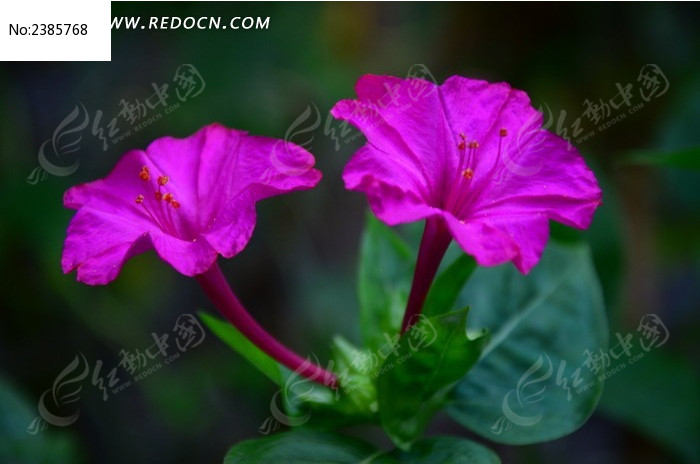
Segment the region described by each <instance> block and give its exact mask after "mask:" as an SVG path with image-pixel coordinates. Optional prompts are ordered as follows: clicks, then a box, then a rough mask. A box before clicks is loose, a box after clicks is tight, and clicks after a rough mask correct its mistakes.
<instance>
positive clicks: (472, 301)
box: [448, 242, 608, 444]
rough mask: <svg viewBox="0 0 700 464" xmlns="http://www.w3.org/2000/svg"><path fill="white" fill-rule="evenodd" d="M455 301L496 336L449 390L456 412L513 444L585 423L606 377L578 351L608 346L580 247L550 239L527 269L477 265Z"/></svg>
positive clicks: (593, 279) (595, 285)
mask: <svg viewBox="0 0 700 464" xmlns="http://www.w3.org/2000/svg"><path fill="white" fill-rule="evenodd" d="M459 303H460V304H465V305H466V304H469V305H470V306H471V307H472V311H471V313H470V319H469V324H470V326H471V327H484V328H488V329H489V331H490V332H491V333H492V334H493V336H492V337H491V340H490V342H489V343H488V345H487V346H486V348H485V349H484V352H483V354H482V357H481V359H480V360H479V362H478V363H477V364H476V365H475V366H474V368H473V369H472V370H471V371H470V372H469V374H468V375H467V376H466V377H465V378H464V379H462V381H461V382H460V383H459V385H458V386H457V387H456V388H455V389H454V390H453V394H452V397H451V399H450V402H449V405H448V412H449V414H450V415H451V416H452V417H453V418H455V419H456V420H457V421H458V422H460V423H461V424H463V425H464V426H466V427H468V428H470V429H472V430H474V431H475V432H477V433H479V434H480V435H482V436H484V437H486V438H488V439H490V440H493V441H497V442H501V443H511V444H526V443H537V442H542V441H547V440H553V439H555V438H558V437H561V436H563V435H566V434H568V433H571V432H572V431H574V430H576V429H577V428H578V427H580V426H581V425H582V424H583V423H584V422H585V421H586V419H587V418H588V417H589V416H590V414H591V413H592V412H593V410H594V409H595V406H596V404H597V402H598V399H599V398H600V395H601V393H602V388H603V386H602V383H603V382H602V381H596V379H595V377H594V374H593V373H592V372H591V370H590V369H589V368H588V367H586V366H583V365H582V364H583V363H584V361H585V357H584V352H585V351H586V350H589V351H590V353H595V354H598V353H599V352H600V350H603V351H604V352H605V350H607V338H608V329H607V320H606V316H605V310H604V305H603V298H602V294H601V289H600V283H599V282H598V278H597V276H596V274H595V270H594V268H593V264H592V261H591V258H590V253H589V250H588V247H587V246H583V245H578V246H562V245H558V244H556V243H553V242H552V243H550V245H549V246H548V248H547V250H546V251H545V253H544V256H543V257H542V260H541V261H540V263H539V264H538V265H537V266H536V267H535V268H534V269H533V270H532V271H531V272H530V274H529V275H527V276H523V275H521V274H520V273H518V272H517V270H516V269H515V267H513V266H512V265H510V264H509V265H504V266H499V267H494V268H479V269H477V271H475V272H474V274H473V275H472V277H471V279H470V280H469V283H468V284H467V286H466V288H465V290H464V292H463V294H462V295H460V298H459ZM577 369H578V371H577ZM602 373H603V371H602V370H601V371H600V372H598V373H597V374H599V375H600V374H602Z"/></svg>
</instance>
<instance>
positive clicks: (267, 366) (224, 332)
mask: <svg viewBox="0 0 700 464" xmlns="http://www.w3.org/2000/svg"><path fill="white" fill-rule="evenodd" d="M199 317H200V319H202V322H204V324H205V325H206V326H207V327H209V329H210V330H211V331H212V332H214V335H216V336H217V337H219V338H220V339H221V340H222V341H223V342H224V343H226V344H227V345H228V346H230V347H231V348H233V349H234V350H235V351H236V352H237V353H238V354H240V355H241V356H243V357H244V358H245V359H246V360H248V362H250V363H251V364H252V365H253V366H255V367H257V368H258V369H259V370H260V372H262V373H263V374H265V375H266V376H267V377H268V378H269V379H270V380H272V381H273V382H275V383H276V384H277V385H279V386H282V385H284V383H285V380H286V378H287V375H288V372H289V371H288V370H287V369H286V368H285V367H284V366H282V365H280V364H279V363H278V362H277V361H275V360H274V359H272V358H271V357H270V356H268V355H267V354H266V353H265V352H263V351H262V350H260V348H258V347H257V346H255V345H254V344H253V343H252V342H251V341H250V340H248V339H247V338H246V337H244V336H243V334H241V333H240V332H239V331H238V330H236V328H235V327H233V326H232V325H231V324H229V323H228V322H227V321H224V320H222V319H219V318H216V317H214V316H211V315H209V314H207V313H205V312H202V311H200V312H199Z"/></svg>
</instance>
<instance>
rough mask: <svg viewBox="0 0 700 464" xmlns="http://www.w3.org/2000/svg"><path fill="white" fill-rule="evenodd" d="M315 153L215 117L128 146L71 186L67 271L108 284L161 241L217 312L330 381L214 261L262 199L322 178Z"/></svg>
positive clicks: (278, 356)
mask: <svg viewBox="0 0 700 464" xmlns="http://www.w3.org/2000/svg"><path fill="white" fill-rule="evenodd" d="M314 161H315V160H314V158H313V156H312V155H311V154H310V153H309V152H307V151H306V150H304V149H303V148H301V147H299V146H297V145H294V144H292V143H289V142H285V141H283V140H278V139H271V138H267V137H257V136H250V135H248V134H247V133H245V132H243V131H238V130H234V129H227V128H225V127H223V126H221V125H219V124H212V125H210V126H206V127H204V128H202V129H201V130H199V131H198V132H197V133H195V134H194V135H192V136H190V137H187V138H184V139H176V138H172V137H163V138H160V139H157V140H155V141H154V142H153V143H151V144H150V145H149V146H148V148H146V150H133V151H130V152H128V153H126V154H125V155H124V157H123V158H122V159H121V160H120V161H119V163H118V164H117V166H116V167H115V168H114V170H113V171H112V172H111V173H110V174H109V175H108V176H107V177H106V178H104V179H101V180H97V181H94V182H90V183H87V184H83V185H78V186H76V187H73V188H71V189H70V190H68V191H67V192H66V194H65V196H64V204H65V206H66V207H68V208H74V209H77V210H78V212H77V213H76V214H75V216H74V217H73V219H72V220H71V223H70V225H69V226H68V234H67V236H66V241H65V244H64V248H63V259H62V266H63V272H64V273H68V272H71V271H73V270H75V269H77V270H78V280H79V281H81V282H84V283H87V284H90V285H97V284H106V283H108V282H110V281H112V280H114V279H115V278H116V277H117V274H119V271H120V270H121V268H122V266H123V265H124V263H125V262H126V260H128V259H129V258H130V257H131V256H134V255H135V254H138V253H142V252H144V251H147V250H149V249H150V248H155V250H156V252H157V253H158V255H159V256H160V257H161V258H162V259H163V260H165V261H167V262H168V263H169V264H170V265H172V266H173V267H174V268H175V269H177V270H178V271H179V272H181V273H183V274H185V275H187V276H194V277H195V278H196V280H197V282H198V283H199V284H200V285H201V286H202V288H203V289H204V291H205V293H206V294H207V295H208V296H209V298H210V299H211V300H212V302H213V303H214V304H215V306H216V307H217V308H218V309H219V311H220V312H221V313H222V314H223V315H224V316H225V317H226V318H227V319H228V320H229V322H231V324H232V325H233V326H234V327H236V328H237V329H238V330H239V331H240V332H241V333H242V334H243V335H245V336H246V337H247V338H248V339H249V340H250V341H251V342H253V343H254V344H255V345H257V346H258V347H259V348H260V349H261V350H263V351H264V352H265V353H267V354H268V355H269V356H271V357H272V358H274V359H275V360H277V361H278V362H280V363H281V364H283V365H285V366H287V367H288V368H289V369H291V370H292V371H296V372H297V373H299V374H301V375H303V376H305V377H307V378H309V379H311V380H313V381H315V382H318V383H321V384H323V385H330V386H335V385H336V382H337V379H336V377H335V375H334V374H333V373H331V372H328V371H326V370H324V369H323V368H321V367H320V366H317V365H315V364H313V363H311V362H310V361H309V360H306V359H304V358H302V357H300V356H299V355H297V354H296V353H294V352H293V351H291V350H289V349H288V348H286V347H285V346H284V345H282V344H281V343H280V342H278V341H277V340H276V339H275V338H274V337H272V336H271V335H270V334H268V333H267V332H266V331H265V330H264V329H263V328H262V327H261V326H260V325H258V324H257V322H256V321H255V320H254V319H253V318H252V317H251V316H250V315H249V314H248V312H247V311H246V310H245V308H244V307H243V305H242V304H241V303H240V301H239V300H238V298H237V297H236V295H235V294H234V293H233V291H232V290H231V288H230V287H229V286H228V284H227V283H226V280H225V278H224V276H223V274H222V273H221V269H220V268H219V266H218V264H217V263H216V259H217V256H218V255H222V256H224V257H227V258H230V257H232V256H233V255H235V254H237V253H238V252H240V251H241V250H242V249H243V248H244V247H245V246H246V244H247V243H248V240H249V239H250V236H251V234H252V233H253V228H254V227H255V203H256V202H257V201H258V200H262V199H264V198H267V197H270V196H273V195H278V194H281V193H286V192H290V191H293V190H299V189H308V188H311V187H313V186H315V185H316V184H317V183H318V181H319V180H320V179H321V173H320V172H318V171H317V170H315V169H313V165H314Z"/></svg>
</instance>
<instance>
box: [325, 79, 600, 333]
mask: <svg viewBox="0 0 700 464" xmlns="http://www.w3.org/2000/svg"><path fill="white" fill-rule="evenodd" d="M355 90H356V92H357V96H358V99H357V100H343V101H340V102H338V103H337V104H336V105H335V107H334V108H333V109H332V110H331V113H332V114H333V116H335V117H336V118H339V119H344V120H347V121H349V122H350V123H352V124H353V125H355V126H356V127H357V128H358V129H360V130H361V131H362V132H363V133H364V135H365V136H366V137H367V144H366V145H365V146H363V147H362V148H361V149H360V150H359V151H358V152H357V153H356V154H355V155H354V156H353V158H352V159H351V160H350V161H349V162H348V164H347V166H346V168H345V172H344V174H343V178H344V180H345V185H346V187H347V188H348V189H351V190H358V191H361V192H364V193H365V194H367V197H368V199H369V204H370V207H371V209H372V211H373V212H374V213H375V215H376V216H377V217H379V218H380V219H381V220H383V221H384V222H386V223H387V224H389V225H395V224H400V223H405V222H411V221H416V220H420V219H426V230H425V234H424V237H423V242H422V244H421V250H420V251H419V258H418V263H417V266H416V276H415V278H414V288H413V289H412V292H411V297H409V308H408V309H409V310H408V311H407V314H406V316H407V317H411V316H412V314H409V313H412V312H413V313H415V312H419V311H420V308H421V307H422V304H423V300H424V298H425V293H427V290H428V288H429V287H430V283H431V282H432V279H433V278H434V275H435V272H436V271H437V267H438V265H439V263H440V261H441V259H442V256H443V254H444V252H445V250H446V248H447V246H448V245H449V243H450V241H451V239H452V238H454V239H455V240H456V241H457V243H458V244H459V245H460V246H461V248H462V249H463V250H464V251H465V252H466V253H468V254H470V255H472V256H474V258H475V259H476V261H477V263H479V264H480V265H483V266H493V265H497V264H501V263H505V262H508V261H512V262H513V264H514V265H515V266H516V267H517V268H518V270H520V271H521V272H523V273H527V272H528V271H529V270H530V269H532V267H533V266H534V265H535V264H537V262H538V261H539V259H540V256H541V255H542V252H543V250H544V247H545V245H546V243H547V239H548V236H549V220H550V219H552V220H555V221H558V222H561V223H564V224H566V225H569V226H572V227H577V228H586V227H588V225H589V224H590V222H591V219H592V216H593V212H594V211H595V209H596V208H597V207H598V205H600V204H601V191H600V188H599V187H598V184H597V182H596V179H595V177H594V175H593V173H592V172H591V170H590V169H589V168H588V167H587V166H586V164H585V162H584V160H583V159H582V158H581V156H580V155H579V154H578V152H577V151H576V150H575V149H574V148H573V147H571V146H570V145H569V144H568V143H567V142H566V141H565V140H564V139H562V138H560V137H558V136H557V135H555V134H552V133H550V132H548V131H546V130H544V129H543V128H542V115H541V113H540V112H538V111H537V110H535V109H534V108H533V107H532V105H531V104H530V99H529V98H528V96H527V94H526V93H525V92H522V91H520V90H515V89H512V88H511V87H510V86H509V85H508V84H505V83H499V84H491V83H488V82H485V81H480V80H474V79H467V78H463V77H459V76H453V77H451V78H449V79H448V80H447V81H445V83H444V84H442V85H440V86H438V85H436V84H433V83H431V82H428V81H425V80H422V79H400V78H396V77H390V76H375V75H366V76H363V77H362V78H360V80H359V81H358V82H357V85H356V89H355ZM404 328H405V327H404Z"/></svg>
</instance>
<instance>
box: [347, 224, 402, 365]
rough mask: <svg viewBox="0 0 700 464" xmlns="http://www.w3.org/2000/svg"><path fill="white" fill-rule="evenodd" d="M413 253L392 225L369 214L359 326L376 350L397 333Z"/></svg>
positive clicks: (362, 256) (367, 344)
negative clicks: (387, 336) (389, 336)
mask: <svg viewBox="0 0 700 464" xmlns="http://www.w3.org/2000/svg"><path fill="white" fill-rule="evenodd" d="M413 267H414V262H413V254H412V253H411V250H410V249H409V248H408V246H407V245H406V244H405V243H404V241H403V240H402V239H401V238H400V237H399V236H398V235H397V234H396V233H394V231H392V230H391V229H390V228H388V227H386V226H385V225H383V224H381V223H380V222H379V220H378V219H376V218H375V217H374V216H373V215H372V214H370V213H368V214H367V223H366V225H365V232H364V237H363V239H362V246H361V251H360V270H359V285H358V287H359V288H358V290H359V299H360V329H361V331H362V338H363V342H364V346H365V347H367V348H369V349H370V350H371V351H373V352H375V351H376V350H378V349H379V348H380V347H381V346H382V345H384V344H385V343H386V335H394V334H396V333H398V331H399V328H400V327H401V319H402V317H403V313H404V311H405V309H406V301H407V299H408V293H409V291H410V286H411V278H412V276H413Z"/></svg>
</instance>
